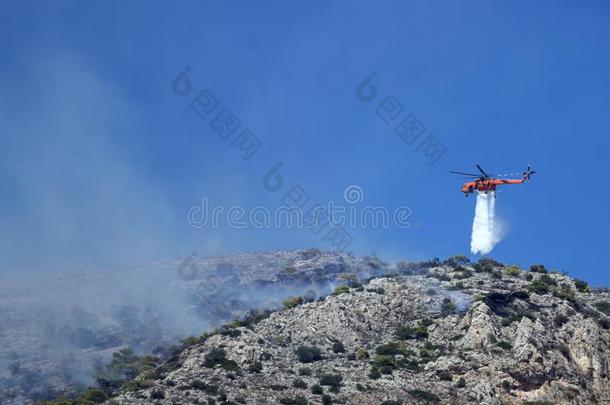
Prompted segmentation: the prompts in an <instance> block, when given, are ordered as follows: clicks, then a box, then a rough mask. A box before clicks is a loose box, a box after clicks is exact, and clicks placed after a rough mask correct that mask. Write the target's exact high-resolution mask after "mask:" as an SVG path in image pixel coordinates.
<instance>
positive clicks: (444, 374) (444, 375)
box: [438, 370, 453, 381]
mask: <svg viewBox="0 0 610 405" xmlns="http://www.w3.org/2000/svg"><path fill="white" fill-rule="evenodd" d="M438 378H439V379H440V380H441V381H453V376H452V375H451V373H450V372H449V371H448V370H442V371H440V372H439V373H438Z"/></svg>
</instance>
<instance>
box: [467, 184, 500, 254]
mask: <svg viewBox="0 0 610 405" xmlns="http://www.w3.org/2000/svg"><path fill="white" fill-rule="evenodd" d="M504 228H505V227H504V226H503V224H502V223H501V222H500V221H499V220H498V219H497V218H496V192H495V191H489V192H487V193H479V194H478V195H477V207H476V209H475V213H474V221H473V222H472V239H471V241H470V251H471V252H472V253H473V254H478V253H480V254H483V255H485V254H487V253H489V252H491V251H492V249H493V248H494V246H496V244H497V243H498V242H500V240H502V238H503V236H504V233H505V232H504Z"/></svg>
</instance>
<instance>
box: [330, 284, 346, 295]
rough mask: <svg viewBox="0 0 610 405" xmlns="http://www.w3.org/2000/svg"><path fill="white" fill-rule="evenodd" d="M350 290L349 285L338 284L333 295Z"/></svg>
mask: <svg viewBox="0 0 610 405" xmlns="http://www.w3.org/2000/svg"><path fill="white" fill-rule="evenodd" d="M348 292H349V287H348V286H346V285H338V286H337V288H335V291H334V292H333V295H341V294H345V293H348Z"/></svg>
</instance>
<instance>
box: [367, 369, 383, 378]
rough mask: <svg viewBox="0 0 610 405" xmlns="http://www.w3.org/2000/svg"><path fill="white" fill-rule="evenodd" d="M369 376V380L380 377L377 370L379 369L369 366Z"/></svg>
mask: <svg viewBox="0 0 610 405" xmlns="http://www.w3.org/2000/svg"><path fill="white" fill-rule="evenodd" d="M369 378H370V379H371V380H377V379H379V378H381V373H380V372H379V369H378V368H377V367H371V370H370V371H369Z"/></svg>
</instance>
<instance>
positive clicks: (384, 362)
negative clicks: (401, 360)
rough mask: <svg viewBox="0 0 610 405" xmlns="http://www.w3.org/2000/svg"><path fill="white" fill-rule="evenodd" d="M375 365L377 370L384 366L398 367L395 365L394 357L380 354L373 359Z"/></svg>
mask: <svg viewBox="0 0 610 405" xmlns="http://www.w3.org/2000/svg"><path fill="white" fill-rule="evenodd" d="M373 365H374V366H375V367H377V368H379V367H384V366H388V367H392V368H394V367H396V366H395V364H394V356H389V355H386V354H378V355H377V356H375V358H374V359H373Z"/></svg>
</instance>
